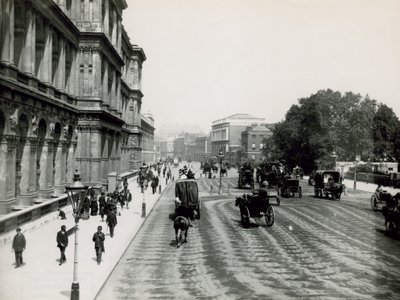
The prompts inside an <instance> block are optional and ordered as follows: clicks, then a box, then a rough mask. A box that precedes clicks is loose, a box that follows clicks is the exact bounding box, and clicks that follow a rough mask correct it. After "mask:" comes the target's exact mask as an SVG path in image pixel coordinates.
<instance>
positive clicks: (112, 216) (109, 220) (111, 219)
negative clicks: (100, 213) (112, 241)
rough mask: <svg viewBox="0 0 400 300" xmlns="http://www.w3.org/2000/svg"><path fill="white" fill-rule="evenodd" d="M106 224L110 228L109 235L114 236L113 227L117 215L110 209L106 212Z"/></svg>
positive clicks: (115, 223)
mask: <svg viewBox="0 0 400 300" xmlns="http://www.w3.org/2000/svg"><path fill="white" fill-rule="evenodd" d="M106 222H107V225H108V227H109V228H110V236H111V237H113V236H114V228H115V226H116V225H117V216H116V214H115V212H113V211H110V212H108V214H107V220H106Z"/></svg>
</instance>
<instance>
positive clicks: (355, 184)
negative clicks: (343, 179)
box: [353, 157, 358, 190]
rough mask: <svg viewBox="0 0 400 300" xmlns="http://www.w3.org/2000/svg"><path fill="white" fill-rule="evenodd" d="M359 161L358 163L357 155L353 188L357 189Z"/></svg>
mask: <svg viewBox="0 0 400 300" xmlns="http://www.w3.org/2000/svg"><path fill="white" fill-rule="evenodd" d="M357 163H358V159H357V157H356V159H355V160H354V184H353V189H354V190H355V189H357Z"/></svg>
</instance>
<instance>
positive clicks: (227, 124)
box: [211, 114, 265, 162]
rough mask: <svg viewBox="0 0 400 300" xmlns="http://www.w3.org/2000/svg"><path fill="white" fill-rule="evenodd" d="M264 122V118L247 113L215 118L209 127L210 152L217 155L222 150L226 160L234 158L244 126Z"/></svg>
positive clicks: (240, 144)
mask: <svg viewBox="0 0 400 300" xmlns="http://www.w3.org/2000/svg"><path fill="white" fill-rule="evenodd" d="M262 123H265V119H264V118H257V117H254V116H252V115H249V114H235V115H231V116H228V117H226V118H223V119H219V120H216V121H214V122H213V123H212V127H211V154H212V155H218V153H219V151H220V150H222V151H223V152H224V153H225V155H226V156H227V158H228V160H229V161H231V162H233V161H234V160H235V156H236V152H237V151H239V150H240V149H241V146H242V142H241V138H242V132H243V130H245V129H246V127H248V126H251V125H254V124H257V125H258V124H262Z"/></svg>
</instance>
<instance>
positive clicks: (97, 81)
mask: <svg viewBox="0 0 400 300" xmlns="http://www.w3.org/2000/svg"><path fill="white" fill-rule="evenodd" d="M92 76H93V80H94V84H93V96H94V97H99V98H100V95H101V91H102V88H103V87H102V82H101V56H100V52H99V51H98V50H96V51H93V72H92Z"/></svg>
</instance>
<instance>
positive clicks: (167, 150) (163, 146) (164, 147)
mask: <svg viewBox="0 0 400 300" xmlns="http://www.w3.org/2000/svg"><path fill="white" fill-rule="evenodd" d="M157 144H158V145H159V149H160V157H161V158H174V138H172V137H167V138H161V139H159V140H158V141H157Z"/></svg>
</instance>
